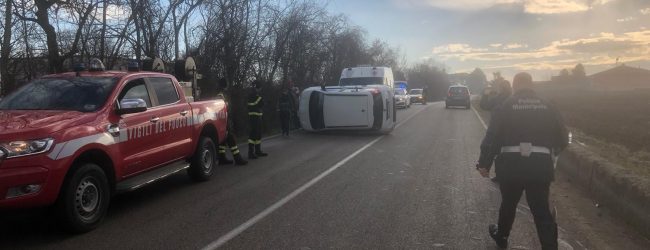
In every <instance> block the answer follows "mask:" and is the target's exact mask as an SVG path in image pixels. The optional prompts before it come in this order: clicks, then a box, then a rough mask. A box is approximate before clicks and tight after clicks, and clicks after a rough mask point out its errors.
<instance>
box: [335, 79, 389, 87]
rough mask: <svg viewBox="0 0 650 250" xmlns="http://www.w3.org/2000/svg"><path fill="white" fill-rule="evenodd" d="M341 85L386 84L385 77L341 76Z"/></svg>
mask: <svg viewBox="0 0 650 250" xmlns="http://www.w3.org/2000/svg"><path fill="white" fill-rule="evenodd" d="M339 85H341V86H355V85H384V78H383V77H355V78H341V81H340V82H339Z"/></svg>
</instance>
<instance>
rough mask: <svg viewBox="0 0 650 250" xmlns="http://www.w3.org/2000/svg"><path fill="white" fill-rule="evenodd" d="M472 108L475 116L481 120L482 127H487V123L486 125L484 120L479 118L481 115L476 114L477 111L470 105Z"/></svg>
mask: <svg viewBox="0 0 650 250" xmlns="http://www.w3.org/2000/svg"><path fill="white" fill-rule="evenodd" d="M472 110H473V111H474V114H476V117H478V120H479V121H481V125H483V128H484V129H487V125H486V123H485V121H484V120H483V118H481V115H479V114H478V111H476V109H475V108H474V106H472Z"/></svg>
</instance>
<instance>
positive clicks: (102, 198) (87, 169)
mask: <svg viewBox="0 0 650 250" xmlns="http://www.w3.org/2000/svg"><path fill="white" fill-rule="evenodd" d="M109 202H110V189H109V185H108V180H107V178H106V174H105V173H104V170H102V168H100V167H99V166H98V165H96V164H93V163H86V164H83V165H82V166H81V167H79V168H77V169H76V170H75V171H74V172H73V173H72V175H70V176H69V177H68V179H66V180H65V182H64V183H63V186H62V187H61V194H60V196H59V200H58V201H57V212H58V214H59V219H60V220H61V222H62V224H63V225H64V226H65V227H66V229H68V230H69V231H71V232H73V233H85V232H88V231H91V230H93V229H95V228H97V226H99V224H100V223H101V222H102V221H103V220H104V217H105V216H106V211H108V204H109Z"/></svg>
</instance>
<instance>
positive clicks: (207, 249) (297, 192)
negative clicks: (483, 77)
mask: <svg viewBox="0 0 650 250" xmlns="http://www.w3.org/2000/svg"><path fill="white" fill-rule="evenodd" d="M426 109H427V108H426V107H425V108H423V109H420V110H418V111H417V112H415V113H414V114H412V115H411V116H409V117H408V118H406V119H405V120H403V121H401V122H400V123H399V124H397V126H395V129H397V128H399V127H400V126H401V125H402V124H404V123H406V122H407V121H409V120H411V118H413V117H415V115H417V114H419V113H420V112H422V111H424V110H426ZM384 137H385V135H382V136H379V137H377V138H376V139H374V140H372V141H371V142H369V143H368V144H366V145H364V146H363V147H361V148H360V149H358V150H357V151H354V153H352V154H350V155H348V156H347V157H345V158H344V159H343V160H341V161H339V162H338V163H336V164H334V166H332V167H330V168H329V169H327V170H325V172H322V173H321V174H319V175H318V176H316V177H315V178H314V179H312V180H310V181H309V182H307V183H305V184H303V185H302V186H300V187H299V188H298V189H296V190H294V191H293V192H291V193H290V194H289V195H287V196H285V197H284V198H282V199H280V200H279V201H277V202H275V203H274V204H273V205H271V206H270V207H268V208H266V209H264V210H263V211H262V212H260V213H259V214H257V215H255V216H253V217H252V218H250V219H248V220H247V221H246V222H244V223H243V224H241V225H239V226H238V227H236V228H235V229H233V230H231V231H230V232H228V233H226V234H224V235H223V236H221V237H219V238H218V239H217V240H215V241H213V242H211V243H210V244H208V245H207V246H205V247H204V248H203V249H204V250H212V249H217V248H219V247H221V246H223V245H224V244H226V243H228V241H230V240H232V239H233V238H235V237H237V236H238V235H239V234H241V233H243V232H244V231H246V230H247V229H248V228H250V227H252V226H253V225H255V224H256V223H258V222H259V221H261V220H262V219H264V218H265V217H266V216H268V215H270V214H271V213H273V212H274V211H275V210H278V209H279V208H281V207H282V206H284V205H285V204H287V203H288V202H289V201H291V200H292V199H293V198H296V196H298V195H300V194H301V193H302V192H304V191H305V190H307V189H308V188H310V187H311V186H313V185H314V184H316V183H318V182H319V181H320V180H321V179H323V178H325V177H326V176H328V175H329V174H331V173H332V172H334V171H335V170H336V169H338V168H340V167H341V166H343V165H345V164H346V163H347V162H348V161H350V160H352V159H353V158H354V157H356V156H357V155H359V154H361V153H362V152H363V151H365V150H366V149H368V148H369V147H371V146H372V145H374V144H375V143H377V142H378V141H380V140H381V139H383V138H384Z"/></svg>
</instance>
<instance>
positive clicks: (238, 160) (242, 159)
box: [233, 154, 248, 166]
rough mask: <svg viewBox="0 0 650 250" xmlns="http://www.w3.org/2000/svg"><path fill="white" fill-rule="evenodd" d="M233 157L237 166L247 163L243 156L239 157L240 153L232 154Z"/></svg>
mask: <svg viewBox="0 0 650 250" xmlns="http://www.w3.org/2000/svg"><path fill="white" fill-rule="evenodd" d="M233 158H234V159H235V164H237V165H238V166H243V165H246V164H248V161H247V160H244V158H243V157H241V155H240V154H236V155H235V156H233Z"/></svg>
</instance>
